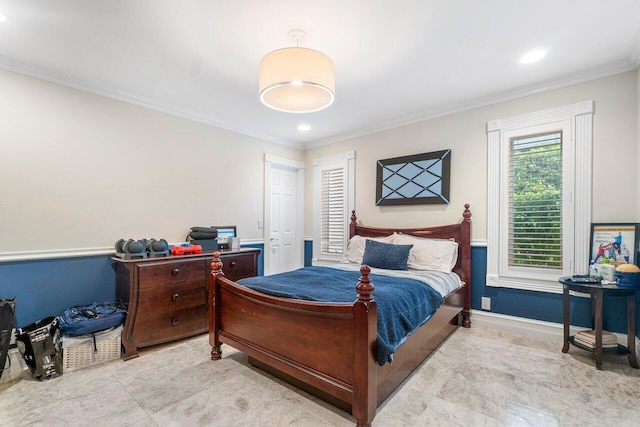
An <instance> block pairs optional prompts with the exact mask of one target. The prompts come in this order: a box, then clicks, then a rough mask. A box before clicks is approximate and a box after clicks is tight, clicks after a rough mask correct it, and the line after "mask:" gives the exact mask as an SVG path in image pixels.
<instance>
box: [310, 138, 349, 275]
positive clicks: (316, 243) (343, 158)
mask: <svg viewBox="0 0 640 427" xmlns="http://www.w3.org/2000/svg"><path fill="white" fill-rule="evenodd" d="M355 162H356V152H355V151H348V152H346V153H342V154H338V155H335V156H330V157H323V158H319V159H313V212H314V215H313V217H314V218H313V258H312V263H313V264H314V265H316V264H327V263H335V262H340V261H342V256H343V255H342V254H340V255H337V254H336V255H332V254H323V253H321V238H322V236H321V232H322V218H321V211H322V210H321V203H322V200H321V195H322V171H323V170H326V169H336V168H343V169H344V176H345V189H344V194H345V203H344V206H345V210H344V242H343V253H344V252H345V251H346V248H347V243H348V242H349V221H350V218H351V211H352V210H353V209H355V193H356V192H355Z"/></svg>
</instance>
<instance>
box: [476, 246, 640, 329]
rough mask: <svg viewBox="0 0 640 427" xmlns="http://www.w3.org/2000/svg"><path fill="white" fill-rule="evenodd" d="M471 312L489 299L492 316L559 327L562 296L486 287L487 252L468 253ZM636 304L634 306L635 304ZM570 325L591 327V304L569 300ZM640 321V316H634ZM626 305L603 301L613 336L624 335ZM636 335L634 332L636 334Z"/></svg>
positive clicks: (621, 301)
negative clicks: (514, 317) (513, 317)
mask: <svg viewBox="0 0 640 427" xmlns="http://www.w3.org/2000/svg"><path fill="white" fill-rule="evenodd" d="M471 259H472V267H471V270H472V271H471V281H472V284H473V287H472V290H471V292H472V308H473V309H474V310H480V309H481V306H482V305H481V298H482V297H489V298H491V312H492V313H499V314H506V315H509V316H518V317H525V318H528V319H535V320H544V321H546V322H554V323H562V294H550V293H546V292H534V291H523V290H519V289H509V288H494V287H490V286H486V275H487V248H486V247H473V248H472V249H471ZM636 303H637V302H636ZM570 312H571V324H572V325H575V326H584V327H591V300H590V299H589V298H583V297H575V296H572V297H571V302H570ZM636 314H637V316H636V317H637V318H638V320H636V323H638V321H639V320H640V313H636ZM626 320H627V305H626V299H625V298H619V297H607V298H605V300H604V308H603V320H602V326H603V328H604V329H606V330H608V331H612V332H621V333H625V334H626V333H627V322H626ZM636 335H637V332H636Z"/></svg>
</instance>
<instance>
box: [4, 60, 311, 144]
mask: <svg viewBox="0 0 640 427" xmlns="http://www.w3.org/2000/svg"><path fill="white" fill-rule="evenodd" d="M0 68H1V69H4V70H7V71H11V72H14V73H18V74H23V75H25V76H29V77H33V78H36V79H39V80H44V81H47V82H50V83H55V84H57V85H60V86H64V87H68V88H71V89H76V90H80V91H83V92H88V93H92V94H94V95H98V96H102V97H105V98H110V99H114V100H116V101H122V102H126V103H128V104H133V105H137V106H139V107H144V108H148V109H150V110H154V111H158V112H160V113H165V114H170V115H172V116H176V117H181V118H183V119H187V120H191V121H194V122H198V123H203V124H206V125H210V126H214V127H217V128H220V129H223V130H227V131H230V132H234V133H239V134H241V135H245V136H249V137H251V138H257V139H260V140H263V141H268V142H273V143H275V144H280V145H285V146H288V147H293V148H297V149H300V150H304V149H305V146H304V144H302V143H299V142H294V141H289V140H285V139H280V138H274V137H272V136H269V135H265V134H262V133H258V132H250V131H247V130H246V129H242V128H241V127H240V126H238V125H235V124H233V123H229V122H225V121H222V120H219V119H215V118H213V117H211V116H207V115H205V114H201V113H196V112H193V111H188V110H187V109H185V108H183V107H180V106H176V105H170V104H167V103H164V102H160V101H157V100H155V99H152V98H146V97H143V96H139V95H135V94H132V93H127V92H123V91H117V90H113V89H109V88H105V87H101V86H96V85H92V84H89V83H87V82H83V81H80V80H76V79H74V78H72V77H70V76H69V75H66V74H64V73H59V72H57V71H53V70H51V69H48V68H45V67H39V66H36V65H32V64H29V63H27V62H24V61H20V60H17V59H14V58H9V57H7V56H3V55H0Z"/></svg>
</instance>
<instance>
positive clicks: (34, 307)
mask: <svg viewBox="0 0 640 427" xmlns="http://www.w3.org/2000/svg"><path fill="white" fill-rule="evenodd" d="M115 283H116V274H115V271H114V269H113V261H112V260H111V259H109V257H108V256H97V257H83V258H66V259H52V260H37V261H18V262H4V263H0V297H2V298H14V297H15V298H16V318H15V324H14V326H16V327H22V326H26V325H28V324H30V323H33V322H35V321H36V320H40V319H42V318H44V317H47V316H58V315H60V314H62V313H63V312H64V310H66V309H67V308H69V307H72V306H74V305H80V304H90V303H92V302H102V301H113V300H114V299H115V297H116V287H115Z"/></svg>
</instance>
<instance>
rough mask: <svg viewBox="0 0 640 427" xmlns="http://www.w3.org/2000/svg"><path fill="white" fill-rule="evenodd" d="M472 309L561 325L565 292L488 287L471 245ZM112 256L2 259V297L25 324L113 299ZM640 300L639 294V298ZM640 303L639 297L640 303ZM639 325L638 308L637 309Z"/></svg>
mask: <svg viewBox="0 0 640 427" xmlns="http://www.w3.org/2000/svg"><path fill="white" fill-rule="evenodd" d="M243 247H253V248H258V249H261V252H260V255H259V257H258V275H263V274H264V259H263V249H264V246H263V245H262V244H255V245H243ZM304 248H305V251H304V264H305V266H309V265H311V259H312V252H313V251H312V248H313V243H312V242H311V241H308V240H305V241H304ZM471 253H472V271H471V280H472V285H473V287H472V308H473V309H474V310H480V309H481V298H482V297H483V296H484V297H490V298H491V312H492V313H498V314H505V315H510V316H517V317H524V318H528V319H535V320H544V321H547V322H554V323H562V295H561V294H549V293H544V292H533V291H522V290H518V289H508V288H494V287H488V286H486V280H485V278H486V274H487V249H486V248H485V247H473V248H472V251H471ZM113 263H114V261H112V260H111V259H110V258H109V257H108V256H97V257H83V258H68V259H54V260H38V261H18V262H4V263H0V297H2V298H13V297H16V298H17V302H16V326H18V327H20V326H26V325H28V324H29V323H32V322H35V321H36V320H40V319H42V318H44V317H47V316H57V315H59V314H61V313H62V312H63V311H64V310H65V309H66V308H68V307H71V306H74V305H80V304H88V303H92V302H101V301H110V300H113V299H115V273H114V270H113ZM638 299H640V297H638ZM637 304H638V306H639V307H640V301H637ZM636 314H637V315H636V317H637V319H636V323H637V324H640V310H637V313H636ZM571 324H572V325H576V326H584V327H590V325H591V302H590V300H589V299H588V298H581V297H571ZM603 327H604V328H605V329H606V330H609V331H614V332H622V333H626V331H627V329H626V328H627V327H626V304H625V299H624V298H614V297H609V298H605V301H604V316H603Z"/></svg>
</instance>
